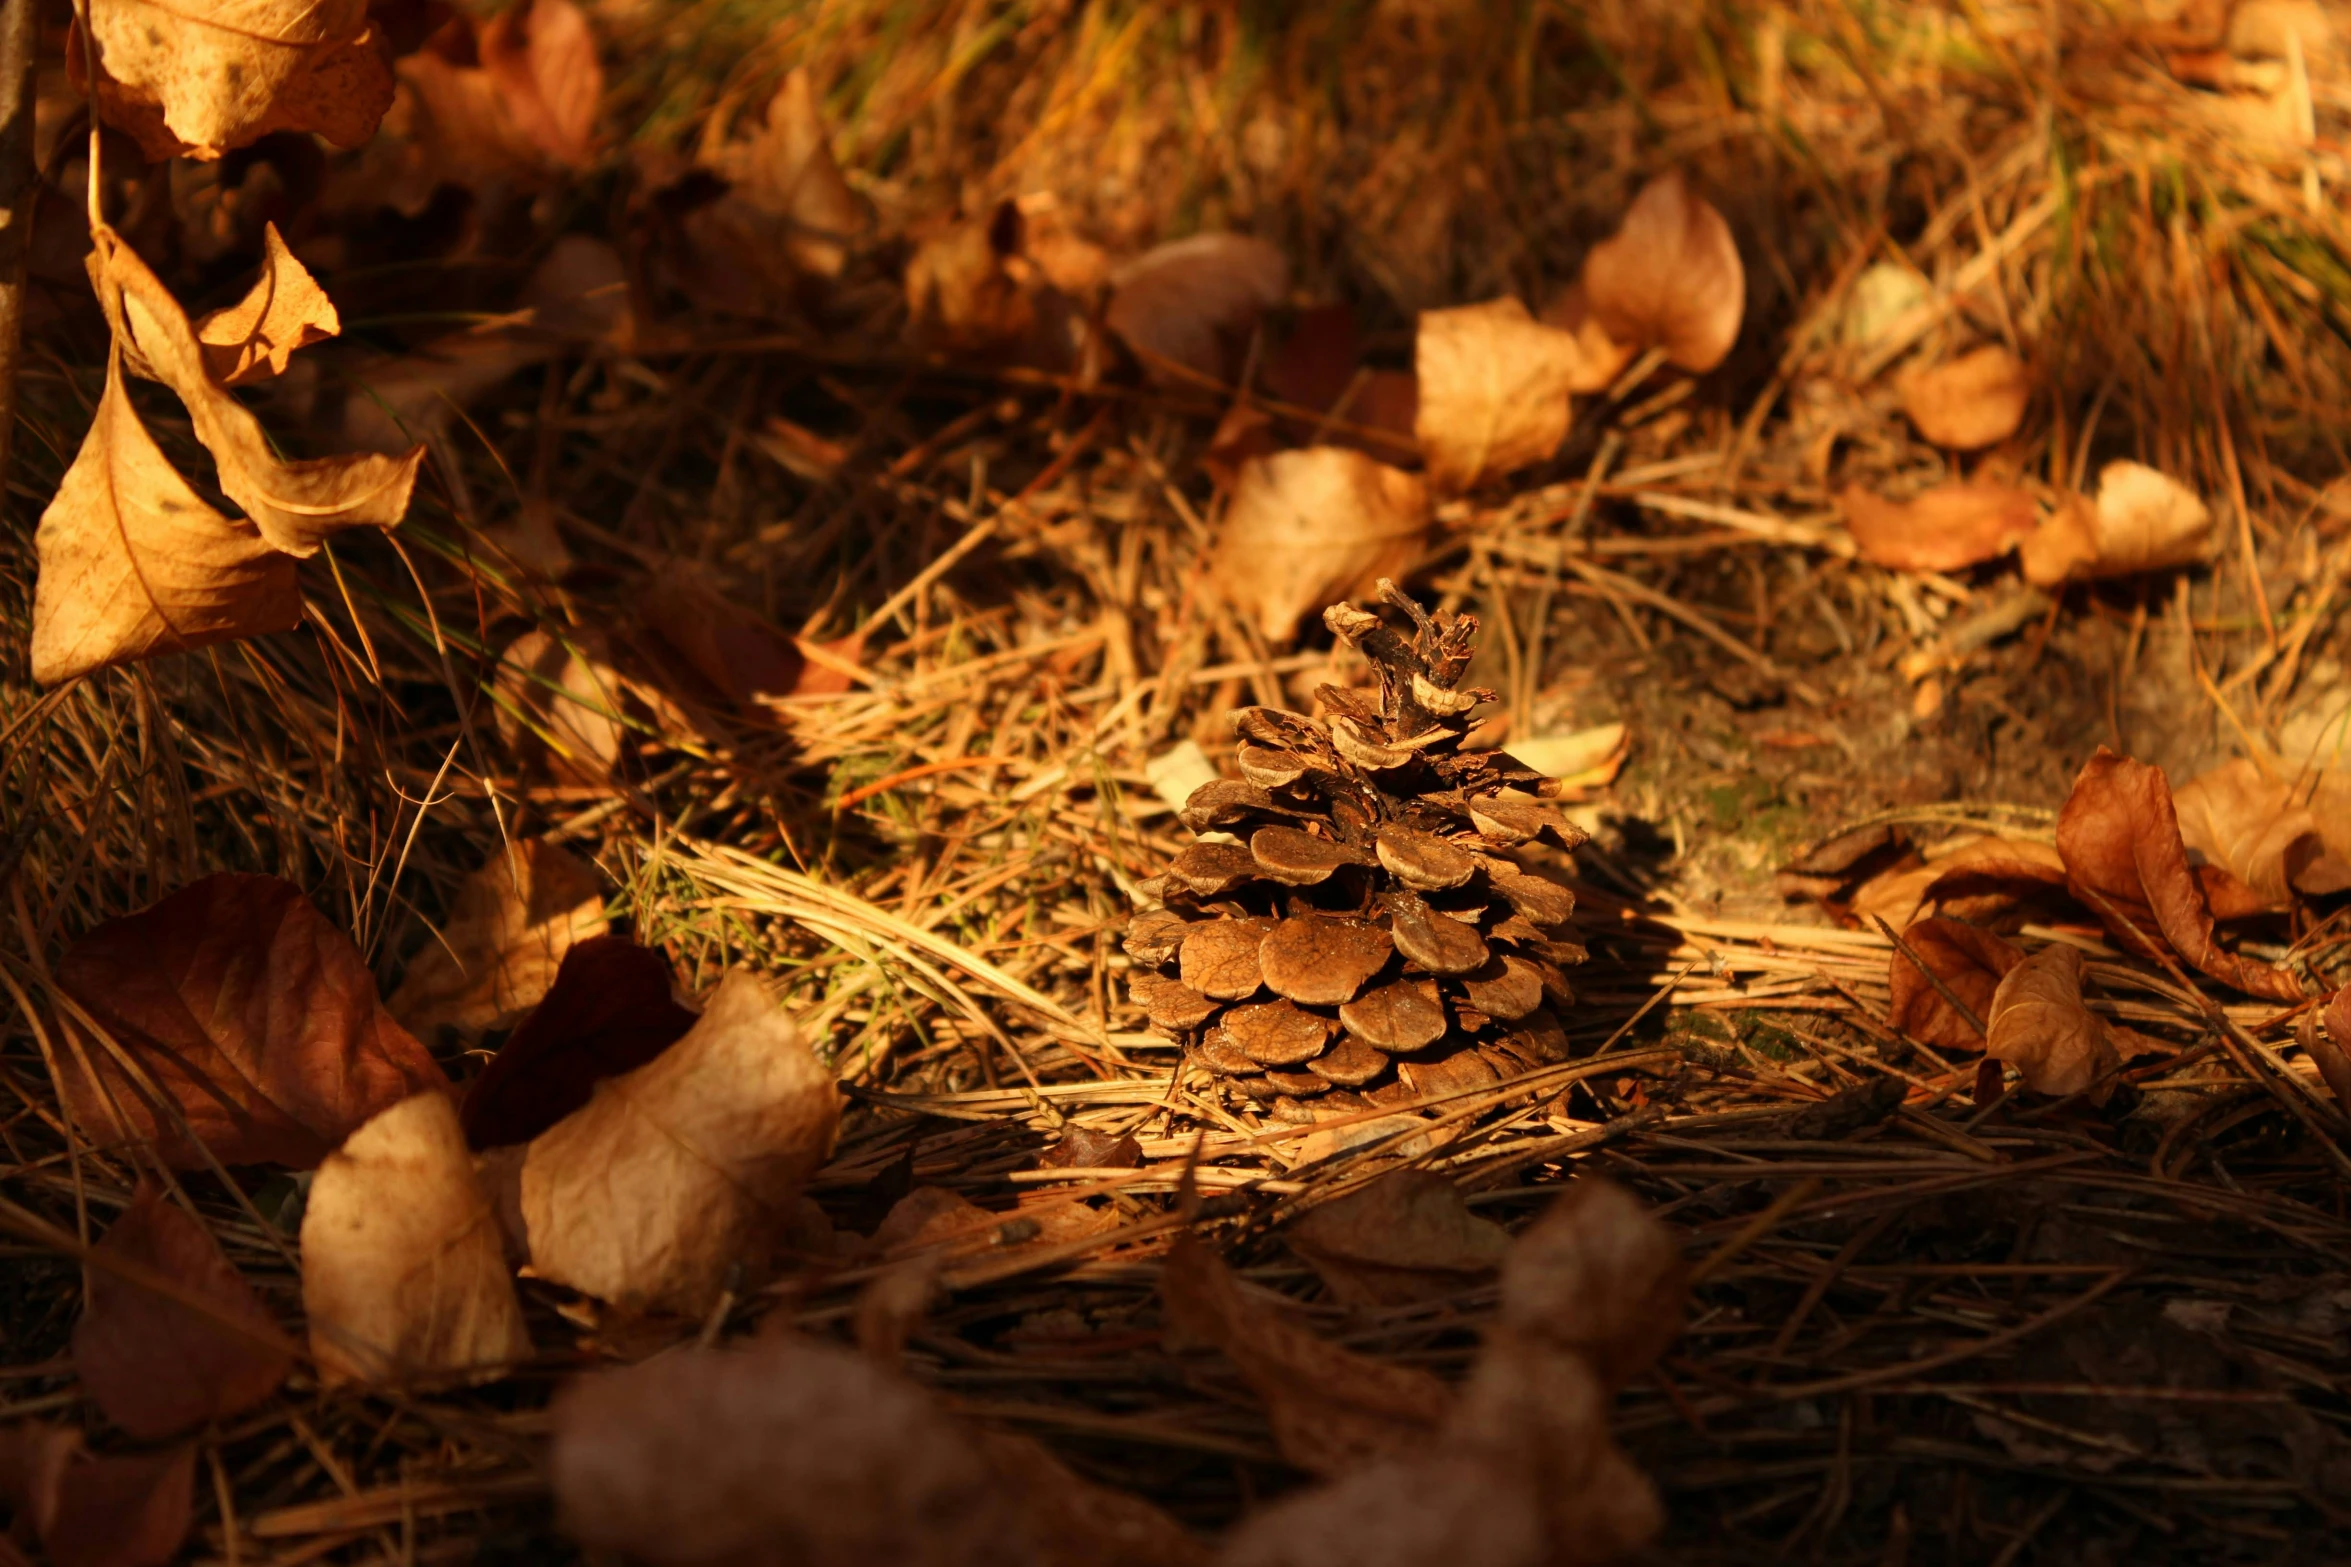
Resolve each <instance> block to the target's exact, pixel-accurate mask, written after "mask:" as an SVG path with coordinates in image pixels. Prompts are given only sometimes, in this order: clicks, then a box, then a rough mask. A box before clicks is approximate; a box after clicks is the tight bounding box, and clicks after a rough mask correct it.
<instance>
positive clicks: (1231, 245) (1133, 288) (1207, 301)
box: [1104, 234, 1290, 386]
mask: <svg viewBox="0 0 2351 1567" xmlns="http://www.w3.org/2000/svg"><path fill="white" fill-rule="evenodd" d="M1289 286H1290V263H1289V261H1288V259H1287V258H1286V257H1284V256H1283V255H1282V253H1281V252H1280V251H1279V250H1276V249H1275V248H1274V247H1273V246H1271V245H1269V244H1267V243H1266V242H1265V241H1264V240H1261V239H1252V238H1250V237H1249V236H1248V235H1246V234H1194V235H1193V236H1191V237H1190V238H1189V239H1179V240H1174V241H1171V242H1170V243H1168V244H1165V245H1158V246H1154V247H1153V248H1151V249H1150V250H1147V251H1145V252H1144V253H1143V254H1142V255H1140V256H1137V257H1136V258H1135V259H1134V260H1133V261H1130V262H1128V263H1127V264H1126V265H1125V266H1123V267H1120V268H1119V269H1118V270H1117V271H1116V272H1115V273H1114V274H1112V277H1111V293H1110V307H1109V311H1108V313H1107V315H1106V316H1105V317H1104V319H1105V321H1106V322H1107V323H1108V325H1109V327H1110V330H1112V331H1113V332H1116V333H1117V334H1118V335H1119V337H1120V338H1121V339H1122V340H1123V341H1124V342H1125V343H1126V345H1127V347H1129V348H1131V349H1133V350H1134V352H1135V357H1136V358H1138V359H1140V360H1142V361H1143V366H1144V368H1145V369H1146V370H1147V371H1149V372H1150V373H1151V375H1152V376H1153V378H1154V379H1172V380H1174V381H1176V382H1178V383H1181V382H1184V381H1193V382H1195V384H1196V382H1197V381H1200V380H1206V381H1212V382H1215V383H1216V384H1218V385H1220V386H1222V385H1227V384H1230V383H1231V381H1232V380H1233V378H1234V376H1235V374H1236V373H1237V372H1238V371H1239V368H1240V363H1241V356H1242V354H1243V353H1244V352H1245V351H1246V350H1247V347H1248V342H1249V334H1250V333H1251V332H1253V331H1254V330H1255V329H1256V327H1257V322H1258V319H1259V318H1260V317H1261V316H1263V315H1264V314H1265V312H1266V311H1267V310H1269V309H1271V308H1272V307H1273V306H1275V305H1278V304H1280V303H1281V302H1282V296H1283V295H1284V294H1285V293H1286V292H1287V291H1288V289H1289Z"/></svg>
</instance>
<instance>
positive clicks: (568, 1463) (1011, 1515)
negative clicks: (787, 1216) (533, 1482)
mask: <svg viewBox="0 0 2351 1567" xmlns="http://www.w3.org/2000/svg"><path fill="white" fill-rule="evenodd" d="M549 1414H550V1419H551V1422H552V1424H553V1427H554V1433H555V1439H554V1447H553V1451H552V1453H551V1455H550V1458H549V1464H548V1467H549V1472H550V1476H551V1478H552V1481H553V1487H554V1491H555V1506H556V1517H557V1522H558V1524H559V1525H560V1527H561V1528H562V1529H563V1530H564V1532H565V1533H566V1534H568V1535H570V1536H571V1537H572V1538H573V1539H574V1540H577V1541H578V1542H580V1543H581V1544H582V1545H585V1546H588V1547H590V1548H591V1549H595V1550H599V1551H608V1552H615V1553H621V1554H625V1555H626V1556H628V1557H630V1558H632V1559H635V1560H639V1561H643V1562H646V1563H649V1564H651V1567H764V1564H771V1563H784V1562H789V1563H793V1564H795V1567H869V1564H878V1563H884V1562H890V1563H906V1564H908V1567H1026V1564H1028V1563H1031V1562H1033V1561H1034V1560H1035V1557H1034V1554H1033V1551H1032V1547H1031V1543H1030V1540H1029V1538H1028V1531H1027V1529H1026V1528H1025V1527H1024V1525H1023V1520H1022V1518H1021V1516H1020V1512H1019V1510H1018V1508H1017V1506H1016V1504H1015V1502H1014V1499H1013V1497H1012V1496H1011V1495H1010V1494H1009V1493H1008V1491H1007V1488H1006V1487H1004V1486H1003V1485H1002V1484H1001V1483H999V1481H998V1479H997V1476H996V1472H995V1471H994V1469H993V1468H991V1466H990V1465H989V1463H988V1462H987V1460H986V1458H985V1457H984V1456H983V1455H982V1453H981V1452H980V1450H979V1447H978V1445H977V1444H976V1443H975V1442H974V1441H973V1440H972V1438H971V1436H970V1435H969V1433H967V1432H966V1431H965V1430H964V1429H963V1428H962V1427H960V1426H959V1425H957V1424H956V1423H955V1422H954V1421H952V1420H951V1419H949V1418H948V1416H947V1415H946V1413H945V1412H944V1411H943V1410H941V1409H940V1408H939V1407H938V1405H937V1404H936V1403H935V1402H934V1401H933V1400H932V1399H931V1397H930V1396H929V1395H928V1394H927V1393H925V1392H923V1391H922V1390H921V1389H920V1388H918V1387H916V1386H915V1385H914V1384H913V1383H911V1382H908V1381H906V1380H905V1379H904V1378H902V1377H899V1376H895V1375H893V1374H891V1373H890V1372H888V1371H885V1370H883V1369H882V1368H880V1367H878V1366H875V1365H874V1364H872V1363H871V1362H869V1361H867V1360H866V1359H864V1358H863V1357H862V1356H859V1355H856V1354H852V1353H850V1352H849V1351H847V1350H844V1349H840V1348H836V1347H834V1346H832V1345H829V1344H819V1343H816V1342H814V1341H812V1340H809V1339H804V1338H801V1337H799V1336H797V1335H794V1334H790V1333H785V1332H779V1333H776V1334H774V1335H772V1336H768V1337H762V1338H760V1339H758V1340H756V1341H754V1342H752V1343H750V1344H748V1345H745V1346H743V1347H741V1348H730V1349H700V1348H686V1349H677V1350H672V1351H671V1352H669V1353H667V1354H664V1355H661V1356H659V1357H657V1358H655V1359H653V1360H649V1361H646V1362H643V1363H642V1364H639V1365H635V1366H630V1367H627V1368H625V1369H623V1370H618V1371H606V1372H601V1373H598V1374H596V1375H593V1376H585V1377H580V1378H577V1379H575V1380H573V1381H572V1382H571V1383H570V1384H569V1385H568V1386H566V1387H565V1388H564V1389H563V1391H562V1392H561V1393H559V1394H558V1395H557V1396H556V1399H555V1402H554V1405H553V1407H552V1409H551V1410H550V1411H549Z"/></svg>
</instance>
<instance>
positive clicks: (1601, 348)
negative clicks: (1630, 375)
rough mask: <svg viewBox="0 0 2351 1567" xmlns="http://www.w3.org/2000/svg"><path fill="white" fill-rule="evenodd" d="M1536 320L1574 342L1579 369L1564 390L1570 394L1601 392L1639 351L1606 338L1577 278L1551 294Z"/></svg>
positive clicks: (1610, 384)
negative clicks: (1566, 335)
mask: <svg viewBox="0 0 2351 1567" xmlns="http://www.w3.org/2000/svg"><path fill="white" fill-rule="evenodd" d="M1538 319H1539V320H1541V321H1542V323H1543V324H1544V325H1545V326H1547V327H1552V328H1555V329H1557V330H1558V331H1561V332H1565V333H1567V334H1568V335H1569V336H1571V337H1573V338H1574V339H1575V340H1576V356H1577V359H1578V360H1579V361H1580V363H1581V366H1582V368H1581V369H1580V370H1579V371H1578V372H1577V375H1576V379H1575V381H1574V382H1573V383H1572V384H1571V385H1570V386H1569V387H1568V390H1569V391H1571V392H1575V393H1578V394H1582V393H1587V392H1605V391H1606V390H1608V388H1609V387H1610V386H1612V385H1614V384H1615V382H1616V378H1617V377H1618V376H1620V375H1622V374H1624V370H1625V366H1627V365H1629V364H1631V363H1632V362H1633V355H1634V354H1636V353H1638V352H1639V351H1640V350H1639V349H1638V348H1637V347H1635V346H1634V345H1633V344H1631V343H1620V342H1618V341H1617V340H1616V339H1615V338H1613V337H1610V336H1609V335H1608V329H1607V328H1606V327H1604V326H1602V325H1601V324H1600V320H1599V318H1598V317H1597V316H1595V315H1593V314H1592V301H1591V298H1590V296H1588V295H1587V294H1586V293H1585V292H1584V285H1583V281H1582V280H1581V279H1580V278H1579V279H1577V280H1576V281H1575V282H1572V283H1570V284H1568V285H1567V286H1566V287H1565V288H1563V289H1561V290H1560V291H1559V292H1558V293H1556V294H1554V295H1552V296H1551V300H1550V302H1549V303H1548V304H1546V305H1544V306H1543V313H1542V315H1541V316H1540V317H1539V318H1538Z"/></svg>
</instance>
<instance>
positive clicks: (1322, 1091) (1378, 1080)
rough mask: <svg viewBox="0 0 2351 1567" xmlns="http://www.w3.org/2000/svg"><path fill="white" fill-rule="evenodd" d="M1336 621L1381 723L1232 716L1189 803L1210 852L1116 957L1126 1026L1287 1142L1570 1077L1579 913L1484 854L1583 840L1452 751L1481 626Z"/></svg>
mask: <svg viewBox="0 0 2351 1567" xmlns="http://www.w3.org/2000/svg"><path fill="white" fill-rule="evenodd" d="M1380 595H1381V597H1382V598H1383V599H1384V600H1386V602H1387V603H1389V604H1391V605H1393V606H1395V607H1396V608H1398V609H1401V610H1402V611H1404V612H1405V613H1406V614H1408V615H1409V616H1410V617H1411V619H1412V624H1413V634H1412V635H1411V637H1410V638H1406V637H1405V636H1404V635H1402V634H1401V633H1400V632H1399V631H1398V630H1396V629H1395V628H1393V627H1391V626H1390V625H1389V623H1388V622H1387V621H1385V620H1383V619H1381V618H1380V617H1379V616H1378V615H1374V614H1368V613H1365V612H1364V611H1362V610H1358V609H1355V608H1353V607H1351V606H1349V605H1345V604H1340V605H1334V606H1333V607H1331V608H1330V609H1328V610H1326V611H1324V612H1323V621H1324V623H1325V624H1326V625H1328V626H1329V627H1330V628H1331V630H1332V631H1334V632H1336V633H1337V634H1338V635H1340V636H1342V637H1345V638H1346V639H1347V640H1348V641H1349V642H1351V643H1353V644H1354V645H1355V647H1356V648H1357V649H1358V650H1359V651H1361V652H1362V654H1363V655H1364V657H1365V658H1367V659H1369V660H1370V661H1371V665H1372V667H1373V668H1374V669H1375V670H1376V671H1377V672H1378V674H1379V681H1380V700H1379V705H1378V706H1377V707H1374V706H1373V705H1372V704H1371V703H1370V702H1369V701H1367V700H1365V698H1364V697H1363V696H1362V695H1361V694H1359V693H1357V692H1353V691H1343V690H1340V689H1339V688H1337V687H1335V686H1324V687H1323V688H1322V689H1321V691H1320V692H1319V693H1318V694H1319V695H1320V697H1321V699H1322V703H1323V706H1324V707H1326V708H1328V709H1329V710H1330V714H1331V716H1330V718H1329V720H1328V722H1327V724H1326V723H1324V722H1320V721H1317V720H1315V719H1311V718H1306V717H1302V716H1300V715H1299V714H1296V713H1284V712H1277V711H1275V710H1273V709H1271V708H1264V707H1245V708H1242V709H1241V710H1240V711H1238V712H1236V713H1235V714H1234V715H1233V725H1234V727H1235V728H1236V729H1237V730H1238V731H1239V732H1240V736H1241V744H1240V769H1241V778H1240V780H1239V781H1234V780H1230V779H1219V780H1217V781H1216V782H1214V783H1208V784H1203V785H1202V786H1201V787H1200V788H1198V789H1196V790H1194V791H1193V793H1192V797H1191V799H1189V800H1188V801H1186V802H1185V805H1184V809H1183V813H1182V814H1183V821H1184V825H1185V826H1187V827H1189V828H1191V829H1192V831H1194V832H1195V833H1199V834H1202V835H1203V836H1202V838H1201V841H1200V842H1198V843H1195V844H1193V845H1192V846H1191V847H1190V848H1188V849H1186V850H1184V851H1183V852H1182V853H1181V854H1179V855H1177V856H1176V858H1175V861H1174V863H1173V864H1171V865H1170V866H1169V867H1168V869H1167V872H1166V874H1165V875H1163V876H1160V877H1158V878H1155V879H1154V880H1153V881H1150V882H1146V883H1144V884H1143V888H1142V891H1143V894H1144V896H1145V898H1146V899H1156V900H1157V902H1158V905H1159V906H1158V907H1156V908H1151V909H1148V910H1147V911H1145V912H1143V913H1139V914H1137V915H1136V916H1135V918H1134V920H1133V922H1132V923H1131V924H1130V925H1129V927H1128V931H1127V936H1126V942H1125V946H1126V952H1127V956H1128V957H1130V958H1132V959H1133V960H1134V964H1135V970H1134V975H1133V980H1132V984H1133V989H1134V996H1135V1000H1136V1003H1137V1004H1138V1005H1139V1006H1141V1007H1142V1009H1143V1010H1144V1012H1145V1013H1147V1014H1148V1015H1149V1016H1150V1019H1151V1021H1152V1023H1153V1024H1154V1025H1156V1026H1157V1027H1159V1028H1161V1029H1163V1030H1165V1031H1166V1032H1168V1033H1170V1034H1173V1035H1175V1036H1176V1037H1178V1038H1180V1039H1182V1040H1183V1041H1184V1043H1185V1046H1186V1050H1187V1054H1189V1056H1190V1057H1191V1058H1192V1059H1193V1060H1194V1061H1197V1062H1199V1063H1200V1064H1201V1065H1202V1066H1204V1067H1206V1068H1207V1069H1208V1070H1209V1071H1211V1072H1214V1073H1216V1074H1217V1075H1218V1076H1219V1077H1220V1078H1222V1079H1223V1080H1224V1081H1225V1082H1227V1083H1228V1084H1230V1086H1232V1087H1233V1088H1234V1089H1236V1090H1237V1091H1238V1092H1239V1093H1241V1094H1242V1095H1243V1096H1245V1097H1246V1098H1248V1099H1250V1100H1253V1101H1255V1102H1256V1103H1258V1104H1260V1105H1265V1106H1269V1107H1270V1108H1271V1110H1272V1112H1273V1114H1274V1115H1276V1116H1278V1117H1280V1118H1282V1119H1284V1120H1290V1121H1301V1122H1303V1121H1312V1120H1315V1119H1318V1118H1320V1117H1321V1116H1322V1115H1325V1114H1341V1113H1346V1112H1348V1111H1355V1110H1362V1109H1366V1108H1369V1107H1371V1106H1373V1105H1379V1104H1393V1103H1402V1102H1404V1101H1407V1100H1413V1099H1418V1098H1421V1097H1423V1096H1424V1095H1429V1094H1437V1093H1444V1092H1446V1091H1449V1090H1452V1089H1459V1088H1471V1087H1475V1086H1477V1085H1479V1084H1482V1083H1491V1082H1498V1081H1501V1080H1502V1079H1505V1078H1509V1077H1514V1076H1516V1075H1518V1074H1519V1073H1521V1072H1524V1071H1527V1070H1529V1069H1531V1068H1533V1067H1536V1066H1540V1065H1542V1064H1544V1063H1546V1062H1552V1061H1560V1060H1564V1059H1566V1057H1567V1053H1568V1052H1567V1036H1566V1033H1565V1031H1564V1030H1563V1029H1562V1028H1561V1027H1560V1024H1559V1020H1558V1017H1557V1015H1556V1013H1555V1012H1554V1010H1553V1009H1554V1008H1559V1007H1566V1006H1568V1005H1570V1004H1571V1003H1572V1002H1573V1000H1574V995H1573V993H1572V992H1571V991H1570V990H1569V989H1568V986H1567V980H1566V977H1565V975H1563V974H1562V973H1561V972H1560V971H1561V968H1562V967H1563V966H1564V965H1567V964H1572V963H1580V962H1582V961H1583V958H1584V949H1583V948H1582V947H1581V946H1579V945H1577V944H1576V943H1575V941H1573V940H1572V939H1571V938H1570V937H1569V936H1568V935H1567V933H1566V929H1565V927H1566V925H1567V922H1568V919H1569V917H1570V916H1571V915H1572V914H1573V913H1574V911H1575V898H1574V895H1573V894H1571V893H1570V892H1568V891H1567V889H1565V888H1564V887H1561V886H1559V885H1557V884H1556V883H1554V882H1550V881H1546V880H1544V879H1542V878H1541V877H1538V876H1533V875H1530V874H1528V873H1526V872H1524V871H1522V870H1520V869H1519V868H1518V867H1517V866H1516V865H1514V864H1512V863H1511V862H1510V861H1508V860H1505V859H1502V858H1500V857H1499V856H1497V855H1495V854H1494V853H1492V852H1490V851H1493V850H1497V849H1503V848H1508V847H1511V846H1513V845H1517V844H1523V843H1530V842H1533V841H1534V840H1536V839H1538V838H1547V839H1549V840H1550V841H1552V842H1553V843H1556V844H1558V845H1559V846H1560V847H1561V848H1566V849H1572V848H1574V847H1575V846H1576V845H1578V844H1580V843H1582V842H1583V841H1584V838H1585V834H1584V832H1583V831H1582V829H1580V828H1578V827H1576V826H1575V825H1574V824H1573V823H1571V822H1569V821H1568V820H1567V819H1566V818H1565V817H1564V816H1562V815H1561V814H1560V812H1559V809H1558V807H1557V806H1554V805H1551V804H1549V803H1547V802H1546V801H1544V800H1542V799H1540V798H1538V796H1539V795H1541V794H1543V793H1546V792H1549V793H1556V792H1557V790H1558V785H1557V784H1556V783H1554V782H1553V781H1552V780H1550V779H1547V778H1545V777H1544V776H1543V775H1542V774H1540V773H1537V772H1535V771H1534V770H1532V769H1531V768H1528V767H1526V766H1525V765H1523V764H1521V763H1519V762H1517V761H1515V760H1513V759H1512V758H1511V757H1509V756H1506V755H1503V754H1502V753H1500V752H1491V751H1489V752H1476V751H1463V750H1462V749H1461V741H1462V739H1463V737H1464V736H1465V735H1466V734H1467V733H1468V731H1469V727H1470V719H1469V715H1470V712H1471V710H1472V709H1473V708H1475V707H1476V706H1477V705H1478V704H1479V703H1480V702H1490V701H1492V700H1493V699H1494V693H1493V692H1491V691H1479V690H1469V691H1463V690H1460V689H1458V682H1459V681H1460V679H1461V676H1462V673H1463V672H1464V671H1465V670H1466V669H1467V668H1468V667H1469V658H1470V644H1471V641H1472V639H1474V638H1475V636H1476V635H1477V620H1476V618H1475V617H1473V616H1468V615H1460V616H1454V615H1446V614H1442V613H1440V614H1437V615H1434V616H1431V615H1428V614H1425V613H1423V612H1422V610H1421V608H1420V606H1419V605H1417V604H1415V603H1413V602H1412V600H1411V599H1409V598H1407V597H1405V596H1404V595H1403V594H1402V593H1400V592H1398V591H1397V590H1396V587H1395V585H1394V584H1393V583H1389V582H1385V581H1383V582H1381V583H1380Z"/></svg>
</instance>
